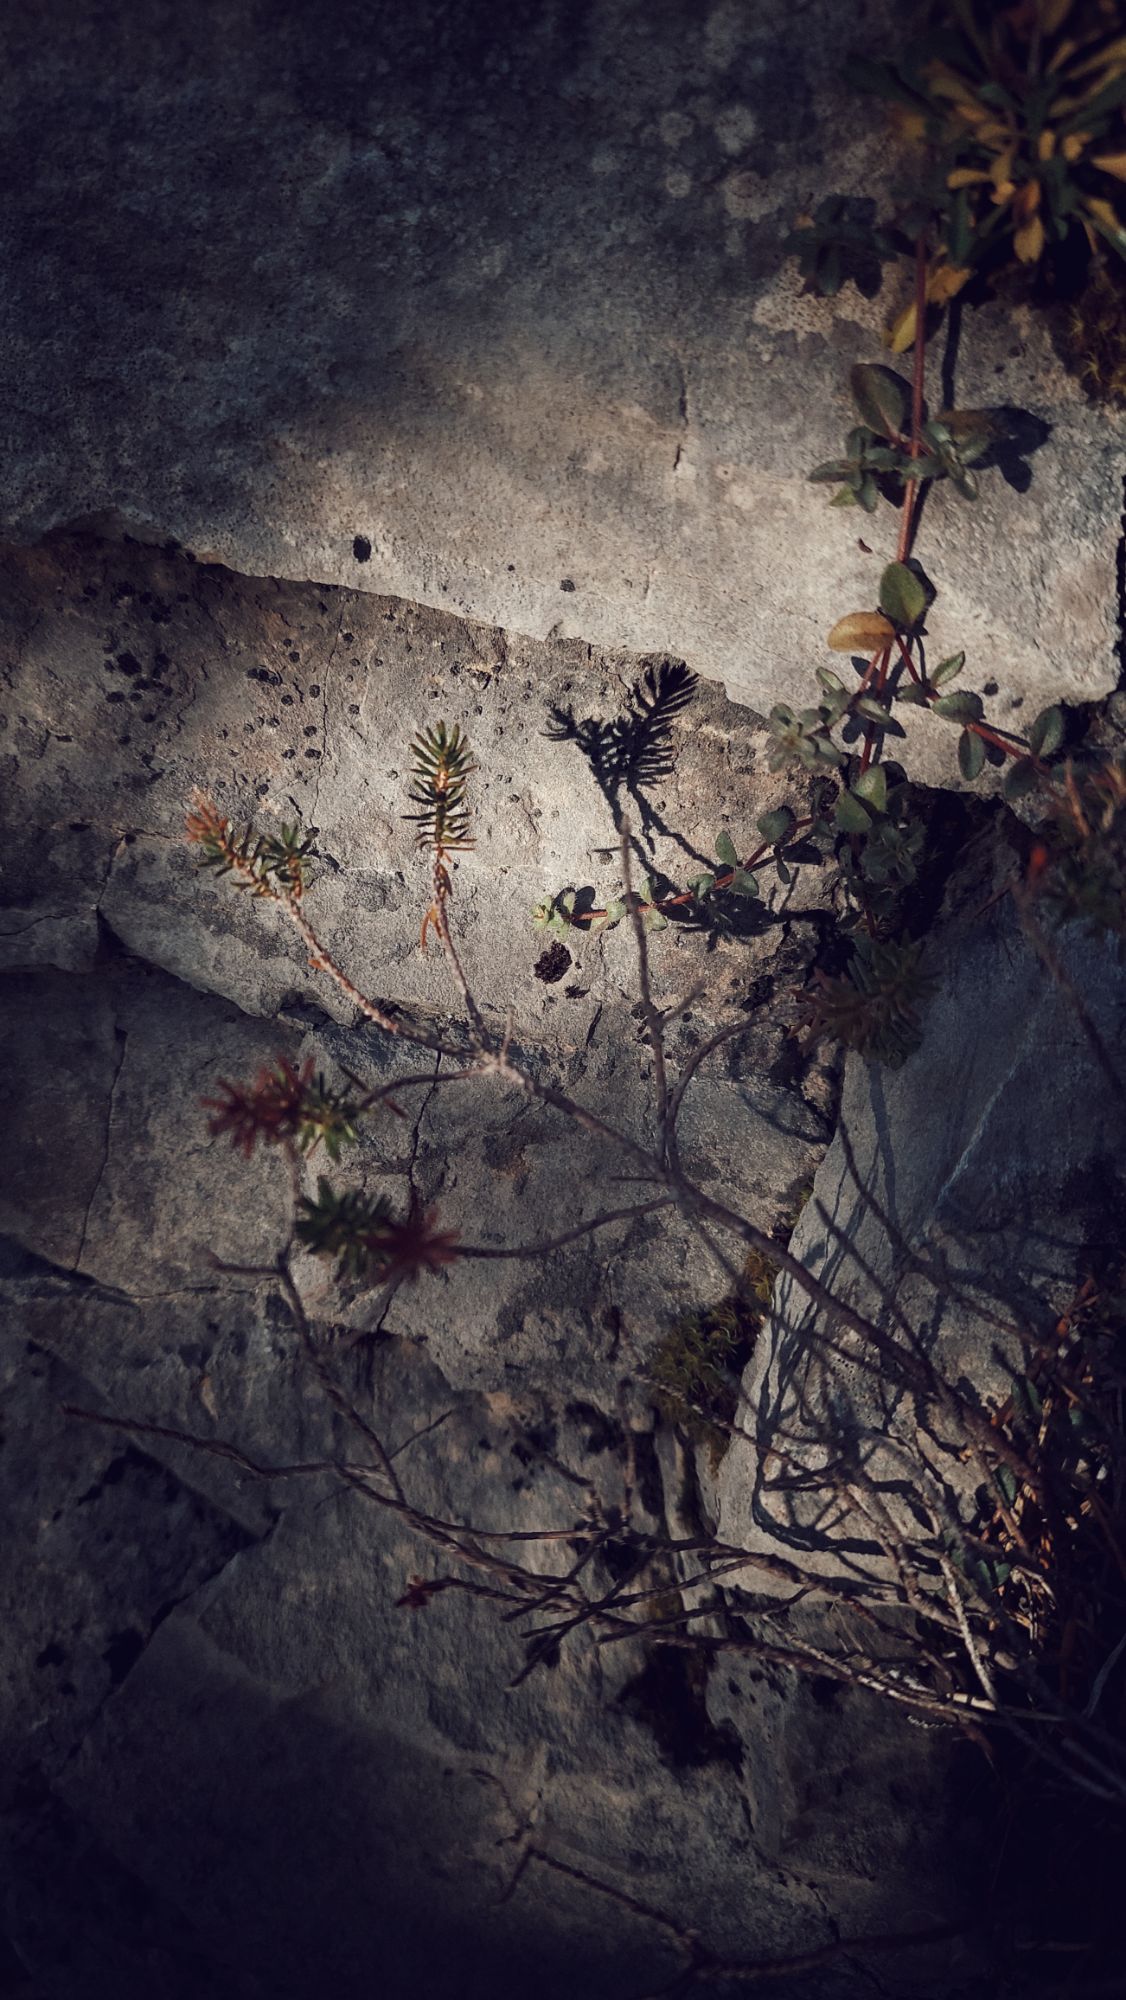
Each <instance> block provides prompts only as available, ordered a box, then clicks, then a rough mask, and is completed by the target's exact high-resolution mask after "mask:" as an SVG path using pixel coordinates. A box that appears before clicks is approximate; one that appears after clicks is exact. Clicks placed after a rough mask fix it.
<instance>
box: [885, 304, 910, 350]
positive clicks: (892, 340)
mask: <svg viewBox="0 0 1126 2000" xmlns="http://www.w3.org/2000/svg"><path fill="white" fill-rule="evenodd" d="M884 339H885V341H886V342H887V344H888V346H889V347H890V349H891V351H892V353H893V354H905V353H906V352H907V349H908V348H909V347H913V346H914V343H915V308H914V306H913V305H909V306H907V307H906V308H905V309H904V311H903V312H901V313H900V315H899V318H898V319H896V320H893V321H892V323H891V325H890V326H889V328H888V330H887V332H886V333H885V335H884Z"/></svg>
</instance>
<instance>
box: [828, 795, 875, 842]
mask: <svg viewBox="0 0 1126 2000" xmlns="http://www.w3.org/2000/svg"><path fill="white" fill-rule="evenodd" d="M834 817H835V819H836V822H837V825H838V826H839V827H840V829H841V832H842V833H868V832H869V831H870V830H871V826H872V818H871V814H870V813H869V811H868V808H867V806H864V805H861V803H860V800H859V799H857V798H854V797H853V795H852V793H851V792H842V793H841V795H840V798H839V799H838V800H837V808H836V813H835V815H834Z"/></svg>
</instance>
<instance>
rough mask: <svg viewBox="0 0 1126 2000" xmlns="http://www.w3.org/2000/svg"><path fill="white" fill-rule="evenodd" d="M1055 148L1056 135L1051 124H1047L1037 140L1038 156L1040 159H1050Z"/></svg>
mask: <svg viewBox="0 0 1126 2000" xmlns="http://www.w3.org/2000/svg"><path fill="white" fill-rule="evenodd" d="M1055 150H1056V135H1055V133H1054V132H1053V131H1052V130H1051V127H1050V126H1045V128H1044V130H1043V131H1042V132H1041V134H1040V137H1039V139H1038V140H1037V142H1036V157H1037V159H1039V160H1050V159H1051V157H1052V154H1053V153H1054V152H1055Z"/></svg>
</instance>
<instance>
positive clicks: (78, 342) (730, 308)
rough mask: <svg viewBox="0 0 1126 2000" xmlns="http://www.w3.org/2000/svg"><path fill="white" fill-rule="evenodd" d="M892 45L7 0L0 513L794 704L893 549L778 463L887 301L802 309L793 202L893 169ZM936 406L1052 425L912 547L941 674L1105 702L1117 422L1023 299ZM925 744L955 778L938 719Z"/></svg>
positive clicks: (824, 426)
mask: <svg viewBox="0 0 1126 2000" xmlns="http://www.w3.org/2000/svg"><path fill="white" fill-rule="evenodd" d="M909 32H910V30H909V25H908V23H907V22H905V20H904V18H903V16H902V12H899V13H897V14H895V15H894V17H892V16H891V15H889V12H888V10H887V9H886V8H885V6H884V5H882V4H873V5H870V6H867V7H865V8H864V9H863V10H862V11H860V12H858V11H857V10H856V9H841V8H836V9H834V8H831V7H826V6H825V5H824V4H822V0H800V4H799V5H798V6H797V7H796V9H794V10H792V11H791V13H790V14H789V16H788V31H787V34H786V35H785V36H784V37H781V36H780V35H779V32H778V23H777V18H776V14H775V12H774V10H773V9H771V8H768V7H763V6H757V7H747V6H742V5H738V4H736V0H718V3H717V4H714V5H712V6H710V7H709V8H708V10H707V11H706V12H705V13H701V11H700V10H699V9H698V8H696V7H694V6H690V5H686V4H673V5H670V6H668V7H665V8H663V9H662V10H661V11H660V13H659V15H658V16H655V15H654V13H653V10H652V9H651V8H649V7H647V6H645V5H643V4H642V0H600V4H599V5H598V6H596V7H587V8H583V9H581V10H579V11H578V12H576V10H575V9H574V8H572V7H567V6H564V5H559V4H554V5H551V6H549V7H547V8H543V7H537V8H532V9H529V8H520V9H518V10H517V11H516V12H515V13H514V12H513V11H512V10H511V9H503V10H498V9H496V8H495V7H491V6H487V5H484V4H480V5H474V6H460V7H455V6H452V5H450V4H449V0H425V4H421V5H420V4H412V5H410V6H407V5H404V4H396V5H392V6H388V7H385V8H383V9H381V11H380V16H379V24H378V31H377V32H376V31H373V29H372V26H371V23H370V21H369V19H368V17H367V16H366V15H364V14H363V13H362V11H361V12H357V11H356V10H355V8H354V7H353V6H352V5H351V4H350V0H331V4H328V5H326V6H324V7H322V8H321V9H320V10H319V12H318V16H317V24H316V32H315V33H313V32H310V28H309V22H308V17H307V15H306V14H305V12H304V11H303V10H302V9H300V8H292V7H290V8H284V7H283V8H282V9H281V10H280V11H278V10H275V11H274V12H273V13H272V14H271V15H270V16H269V17H268V19H267V18H266V17H265V16H263V15H262V14H261V13H260V11H259V10H258V9H256V8H255V7H253V6H252V5H250V4H249V0H240V4H237V5H234V6H230V7H228V8H226V9H225V11H224V17H223V32H222V34H221V35H219V34H216V33H215V32H214V31H213V27H212V24H211V23H210V20H209V18H208V17H207V16H206V13H204V14H202V15H201V13H200V10H198V9H196V8H192V7H188V8H184V7H183V6H181V5H173V4H171V0H161V4H150V5H148V6H146V8H145V10H144V15H143V19H139V18H130V20H129V22H128V25H127V26H126V24H125V23H124V22H113V21H110V20H106V19H103V18H102V17H98V18H97V19H95V17H93V16H91V15H89V14H87V13H86V12H85V11H84V10H83V9H81V8H79V7H75V6H73V5H71V4H70V0H51V4H50V5H49V6H47V7H46V8H44V6H43V4H42V0H22V4H17V5H14V6H12V7H10V8H9V9H8V10H7V15H6V20H5V26H4V55H3V60H4V69H5V74H6V75H7V76H8V78H9V90H8V92H7V93H6V97H5V107H4V112H3V120H4V122H3V128H2V140H0V143H2V144H3V147H4V158H5V162H6V166H7V171H6V173H5V175H4V181H5V185H6V186H7V187H8V189H9V190H10V191H11V201H10V207H9V212H8V218H7V222H6V225H5V252H6V255H5V263H6V267H7V268H8V269H10V270H12V271H14V272H15V273H17V282H15V283H13V284H12V285H11V286H10V287H9V288H8V291H7V293H6V295H5V320H4V327H3V336H2V339H3V347H2V352H3V356H4V372H5V396H4V401H5V407H6V408H7V409H8V410H9V413H10V418H11V435H10V438H9V442H8V448H7V451H6V454H5V463H4V472H3V481H4V491H3V500H2V512H0V519H2V520H3V521H4V522H5V523H7V524H8V528H9V531H10V532H11V533H12V534H13V535H14V536H16V537H18V538H20V539H25V540H26V539H32V538H34V537H36V536H38V535H40V534H42V533H43V532H44V531H46V530H48V529H51V528H54V527H57V526H58V525H59V524H65V523H71V522H75V521H76V520H80V519H97V520H101V521H103V522H104V521H106V520H110V519H112V520H116V521H117V522H118V523H120V524H123V525H125V526H126V527H128V528H130V529H131V530H133V531H136V532H140V533H143V534H146V535H148V536H150V537H151V538H152V539H154V540H155V541H157V542H160V541H163V540H164V539H165V538H167V537H169V536H172V537H175V538H176V539H177V540H179V541H180V542H182V543H183V544H184V545H186V546H187V547H189V548H191V549H193V550H195V551H196V552H197V553H198V554H200V555H201V556H206V557H218V558H219V559H220V560H222V561H223V562H226V563H228V564H230V565H231V566H232V567H233V568H236V569H238V570H242V571H245V572H250V573H253V574H256V575H260V576H283V577H292V578H298V579H300V578H307V577H312V578H314V579H317V580H320V581H323V582H326V583H335V584H340V583H344V582H347V583H349V584H355V585H357V586H359V587H361V588H364V589H372V590H375V591H379V592H385V593H391V594H394V595H395V596H397V597H401V598H404V599H411V600H415V601H418V602H421V603H425V604H429V605H437V606H441V607H444V608H449V609H453V610H456V611H459V612H462V613H465V614H467V615H469V616H471V617H473V618H476V619H480V620H484V621H486V622H489V623H492V624H494V625H500V626H503V627H504V628H506V629H508V630H511V631H518V632H525V633H529V634H533V635H535V636H538V637H541V638H542V637H544V636H549V635H552V636H559V637H568V636H573V637H581V638H582V639H584V640H587V641H591V642H593V643H595V644H597V645H600V646H610V647H620V646H625V647H629V648H631V649H633V650H634V651H637V652H654V651H663V650H666V649H667V650H671V651H672V652H674V653H675V654H677V655H678V656H681V657H683V658H685V659H687V660H688V661H689V663H690V664H691V665H692V666H693V667H695V668H696V669H697V670H698V671H700V672H701V673H703V674H706V675H709V676H711V677H713V678H714V679H716V680H720V681H724V682H726V684H727V686H728V688H729V689H730V691H731V693H732V694H733V695H734V696H735V697H736V698H737V699H739V700H741V701H747V702H750V703H751V704H752V705H753V706H755V707H756V708H759V709H763V708H765V707H768V706H769V705H770V704H771V702H773V701H774V700H776V699H778V698H788V699H792V698H793V694H794V690H795V687H799V688H800V687H803V686H805V685H806V684H807V682H808V676H809V673H810V671H811V668H812V666H813V665H814V664H816V662H817V660H818V659H819V658H823V657H824V655H823V652H822V648H823V644H824V635H825V633H826V631H827V630H828V628H829V626H830V625H831V624H832V622H833V621H834V619H835V618H836V617H837V616H839V615H840V613H841V612H842V611H846V610H850V609H853V608H858V607H861V606H864V605H870V604H871V603H872V602H873V601H874V598H875V595H876V585H877V579H878V575H879V570H880V566H881V564H882V563H883V561H885V560H886V559H887V557H888V556H889V555H890V554H891V553H892V544H893V540H894V535H893V531H892V528H891V525H890V515H889V516H887V518H885V519H882V520H879V521H877V522H875V523H872V524H871V531H870V532H869V531H868V527H867V525H866V532H865V539H866V540H867V541H868V542H869V543H871V544H872V547H873V550H874V553H871V554H866V553H865V552H864V551H863V549H862V548H861V547H860V546H859V545H858V541H857V534H856V530H855V527H853V526H852V525H851V523H850V521H849V519H848V517H842V516H840V515H839V514H836V513H829V512H827V511H826V510H825V499H824V494H823V493H821V492H820V491H819V489H813V488H810V487H808V486H807V485H806V484H805V473H806V471H807V470H808V469H809V467H810V466H812V465H813V464H814V463H816V462H817V461H818V460H822V459H825V458H826V457H828V456H830V455H833V454H834V453H835V452H836V451H837V450H838V449H839V443H840V438H841V436H842V435H843V432H844V430H845V429H846V427H847V425H848V422H849V408H850V406H849V403H848V397H847V391H846V382H847V372H848V367H849V365H850V364H851V363H852V362H853V361H855V360H858V359H869V360H871V359H878V358H879V356H880V354H881V352H882V349H881V346H880V334H881V330H882V328H883V326H884V325H885V324H886V321H887V318H888V316H889V314H890V312H891V310H892V309H893V308H894V306H895V305H896V304H897V303H898V300H896V299H895V298H889V299H886V300H880V301H876V302H871V301H868V300H865V299H864V298H862V297H861V296H860V294H859V293H858V292H857V290H856V289H855V287H854V286H852V285H851V284H848V285H846V286H845V288H844V291H843V292H842V294H841V296H840V298H839V299H838V300H837V301H835V302H832V303H829V302H820V301H817V300H814V299H811V298H806V297H803V296H802V294H801V290H800V280H799V277H798V275H797V271H796V267H795V265H794V264H793V263H792V262H786V261H784V260H783V258H782V255H781V251H780V243H781V239H782V237H783V236H784V234H785V233H786V231H787V230H788V229H789V228H790V227H791V225H792V224H793V222H794V220H795V217H796V216H797V214H798V213H799V212H800V211H802V210H804V209H805V208H806V206H807V204H808V203H809V200H810V197H811V193H812V192H813V191H815V190H818V189H835V188H839V189H840V190H842V191H843V192H846V193H847V192H853V191H861V192H862V193H863V194H865V195H869V194H878V192H879V191H880V190H881V188H883V187H884V186H885V185H886V183H887V181H888V179H889V177H890V178H891V179H894V178H895V177H896V171H897V165H898V163H897V162H896V161H894V160H893V159H891V158H890V157H889V143H888V139H887V135H886V133H885V131H884V129H883V128H882V124H881V119H880V116H879V114H878V111H874V110H873V108H872V107H871V106H870V105H868V104H866V103H863V102H860V103H858V101H857V99H856V98H855V97H854V96H850V95H847V94H846V93H845V92H844V90H843V88H842V85H841V65H842V58H843V56H844V54H845V53H846V52H847V50H848V49H849V48H850V47H851V46H852V45H853V44H854V43H855V42H860V43H861V44H863V45H864V46H866V47H867V48H869V49H870V50H873V51H876V52H880V53H882V52H883V50H884V49H885V48H886V47H888V46H892V47H894V46H897V45H899V44H901V43H902V41H903V39H904V37H905V35H907V34H908V33H909ZM29 160H34V162H35V171H34V173H33V174H32V173H29V172H28V171H27V170H26V163H27V162H28V161H29ZM898 282H900V283H902V284H903V285H904V286H905V285H906V283H907V280H906V278H901V280H899V281H898ZM941 358H942V357H941V356H940V355H936V356H935V358H934V362H933V364H932V368H931V377H932V380H931V384H930V386H931V391H932V395H933V396H934V397H935V398H936V399H939V398H941V396H942V393H943V392H942V391H941V390H940V387H939V383H938V375H939V369H940V363H941ZM951 359H953V357H951ZM955 374H956V377H957V395H958V400H959V401H960V402H961V404H962V405H963V406H975V405H980V404H983V403H984V404H996V403H998V402H1009V403H1014V402H1015V403H1017V404H1020V405H1022V406H1027V409H1028V412H1029V414H1030V415H1031V416H1032V417H1034V418H1035V419H1036V420H1037V421H1038V423H1039V424H1040V425H1041V426H1043V427H1047V429H1048V430H1049V432H1050V435H1049V436H1048V438H1047V441H1046V442H1045V443H1044V445H1043V447H1042V449H1040V450H1039V451H1037V452H1036V453H1035V455H1034V457H1033V459H1032V460H1031V468H1032V476H1031V481H1030V483H1029V484H1027V487H1026V490H1023V491H1022V490H1017V487H1016V486H1013V485H1010V486H1006V485H1005V484H1004V481H1003V477H1002V474H1001V473H1000V472H999V471H996V470H995V471H992V472H990V473H988V474H987V475H986V476H985V480H984V489H985V490H984V493H983V497H982V499H981V501H980V503H979V504H978V506H977V508H976V509H974V508H969V507H965V506H964V505H963V503H962V502H960V501H959V500H958V499H957V498H956V497H955V496H953V495H951V494H947V493H936V494H935V495H934V496H933V499H932V501H931V502H929V503H928V508H927V517H926V526H925V548H924V549H923V550H922V551H921V553H922V555H923V559H924V561H925V562H926V563H927V566H928V568H929V569H930V570H931V571H932V572H933V575H934V578H935V581H936V582H937V583H938V585H939V588H940V597H939V600H938V604H937V606H936V609H935V613H934V616H933V619H932V626H933V633H932V638H933V644H934V645H935V646H937V648H938V655H937V657H941V656H942V654H943V653H945V652H950V651H953V650H955V649H956V648H957V647H961V646H964V647H966V648H967V650H968V652H969V655H970V661H971V669H972V671H973V672H974V673H975V675H976V677H977V679H978V680H979V682H980V681H985V680H988V679H992V680H993V681H995V682H996V683H997V688H998V692H997V695H996V697H995V698H994V713H995V715H996V717H997V719H998V721H999V722H1000V723H1001V724H1002V725H1005V724H1006V723H1010V724H1014V725H1017V724H1019V722H1020V720H1021V719H1022V714H1023V717H1024V718H1025V719H1027V717H1028V716H1029V714H1030V713H1035V711H1036V710H1038V709H1039V708H1040V707H1042V706H1043V705H1044V704H1046V703H1047V702H1048V701H1049V700H1051V699H1054V698H1057V697H1060V696H1063V697H1066V698H1068V699H1071V700H1080V701H1082V700H1090V699H1092V698H1094V697H1097V696H1098V695H1100V694H1102V693H1104V692H1106V691H1107V690H1109V688H1110V687H1111V686H1112V685H1113V684H1114V679H1115V674H1114V660H1113V648H1114V638H1115V630H1114V562H1115V545H1116V541H1117V538H1118V534H1119V517H1120V513H1121V463H1120V459H1121V436H1120V430H1121V426H1120V422H1119V420H1118V419H1117V418H1116V417H1114V416H1108V415H1107V414H1106V413H1105V412H1103V411H1098V412H1093V411H1092V410H1091V409H1089V407H1088V406H1087V404H1086V403H1085V401H1084V398H1083V396H1082V394H1081V393H1080V391H1079V389H1078V387H1077V385H1076V384H1075V383H1074V382H1073V381H1072V380H1071V379H1070V378H1069V377H1068V376H1067V375H1066V374H1065V373H1064V371H1063V369H1062V367H1061V365H1060V363H1059V361H1058V360H1057V358H1056V356H1055V354H1054V352H1053V348H1052V345H1051V340H1050V337H1049V333H1048V331H1047V330H1046V329H1045V326H1044V324H1043V323H1042V321H1041V320H1040V319H1038V318H1034V317H1033V316H1032V315H1031V314H1030V313H1029V312H1028V311H1027V310H1024V309H1021V310H1016V311H1013V310H1011V309H1010V308H1008V307H1006V306H1003V305H1000V304H996V305H991V306H989V307H988V308H987V309H985V310H983V311H981V312H980V313H976V314H974V315H973V316H972V317H971V318H970V319H968V320H967V323H966V326H965V330H964V337H963V338H962V340H961V343H960V348H959V352H958V355H957V365H956V369H955ZM911 741H912V745H913V746H914V747H913V748H912V749H911V750H910V751H909V755H910V756H912V757H913V758H914V759H915V762H916V766H917V768H918V770H919V771H920V772H923V773H925V774H927V775H928V776H929V777H930V778H931V779H932V780H934V781H937V782H942V783H948V784H953V783H957V778H956V773H955V767H954V758H953V751H952V744H951V741H950V732H949V731H946V730H944V729H942V728H941V726H940V725H937V724H933V725H929V726H928V725H927V723H926V722H925V721H924V722H923V723H922V724H921V725H920V727H919V728H918V729H917V730H915V731H913V732H912V739H911Z"/></svg>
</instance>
